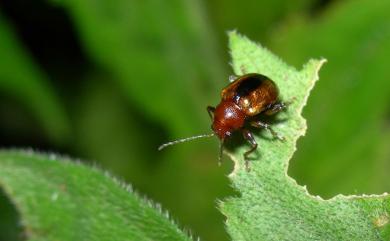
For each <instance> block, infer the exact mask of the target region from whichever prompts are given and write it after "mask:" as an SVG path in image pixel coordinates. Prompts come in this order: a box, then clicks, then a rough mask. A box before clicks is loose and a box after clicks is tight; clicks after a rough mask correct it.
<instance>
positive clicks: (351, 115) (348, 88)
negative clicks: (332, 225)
mask: <svg viewBox="0 0 390 241" xmlns="http://www.w3.org/2000/svg"><path fill="white" fill-rule="evenodd" d="M388 9H390V1H388V0H378V1H375V4H373V2H372V1H370V0H354V1H343V2H340V3H339V2H337V3H336V2H334V4H332V5H330V7H329V8H328V9H327V11H325V12H324V13H322V14H321V17H319V18H308V19H304V18H302V19H301V20H300V21H295V22H293V23H291V24H289V25H287V26H285V28H283V29H282V30H281V31H277V32H276V33H275V35H274V38H273V41H272V42H273V45H272V49H274V50H275V51H276V52H277V53H278V54H280V55H281V56H283V58H286V59H287V60H288V61H289V62H291V63H293V64H299V63H302V61H304V60H305V59H307V58H308V56H326V58H327V59H328V60H329V65H327V66H326V68H325V69H324V70H323V71H321V81H320V82H319V83H318V86H316V88H315V89H314V91H313V93H312V95H311V97H310V100H309V102H308V103H309V104H308V106H307V108H305V110H304V116H305V117H306V118H307V120H308V121H309V126H310V130H309V131H308V133H307V136H306V137H305V138H302V140H300V141H299V145H298V146H299V150H298V152H297V153H296V154H295V155H294V158H293V160H292V163H293V164H292V165H291V167H290V169H289V173H291V175H293V176H296V177H297V178H298V180H297V181H298V182H299V183H305V184H307V185H308V189H309V191H310V192H313V193H316V194H321V196H323V197H331V196H334V195H335V194H337V193H343V194H356V193H382V192H383V191H388V190H390V182H388V179H389V175H388V165H389V156H390V148H389V140H390V126H389V123H390V122H389V110H390V82H389V80H388V79H389V78H388V76H389V74H388V73H389V70H388V63H387V61H388V58H389V56H390V41H389V38H390V20H389V11H388ZM318 112H321V113H322V115H318ZM323 130H326V135H324V133H323ZM330 150H331V151H330Z"/></svg>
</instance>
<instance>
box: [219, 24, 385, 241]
mask: <svg viewBox="0 0 390 241" xmlns="http://www.w3.org/2000/svg"><path fill="white" fill-rule="evenodd" d="M230 48H231V54H232V58H233V67H234V69H235V72H236V73H237V74H241V70H242V69H244V70H245V71H246V72H257V73H261V74H264V75H266V76H268V77H270V78H271V79H272V80H274V81H275V82H276V84H277V85H278V87H279V90H280V95H281V99H282V100H284V101H290V100H292V104H291V105H290V106H289V107H288V110H287V111H286V112H284V113H280V114H279V115H277V116H276V119H278V120H281V121H277V124H275V125H273V126H274V129H275V130H276V131H277V132H278V133H280V134H281V135H283V136H284V137H285V138H286V141H285V142H280V141H276V140H275V141H274V140H272V138H271V136H270V135H268V133H266V132H260V133H258V135H256V140H257V142H258V143H259V148H258V150H257V152H256V153H255V155H254V156H255V158H253V160H252V161H251V163H250V165H251V171H250V172H248V171H246V169H245V167H244V160H243V157H242V154H243V152H245V151H246V150H247V149H248V148H249V147H248V146H246V145H240V146H239V147H238V148H236V149H235V150H233V151H231V152H230V156H231V158H232V159H233V161H234V162H235V168H234V171H233V173H232V174H231V175H230V178H231V180H232V182H233V186H234V187H235V188H236V189H237V190H238V191H239V192H240V196H239V197H232V198H229V199H227V200H225V201H223V202H222V203H221V206H220V208H221V210H222V212H223V213H224V214H225V216H226V217H227V221H226V225H227V230H228V232H229V234H230V235H231V237H232V239H233V240H388V239H389V237H390V236H389V234H390V227H389V209H390V205H389V196H388V195H387V194H384V195H371V196H343V195H338V196H336V197H334V198H332V199H329V200H324V199H322V198H320V197H318V196H311V195H310V194H309V193H308V192H307V190H306V188H305V187H302V186H299V185H298V184H297V183H296V182H295V180H293V179H292V178H290V177H289V176H288V175H287V167H288V162H289V160H290V159H291V157H292V155H293V153H294V151H295V149H296V147H295V146H296V141H297V140H298V138H299V137H300V136H302V135H304V134H305V131H306V122H305V120H304V119H303V117H302V116H301V111H302V108H303V106H304V105H305V103H306V100H307V98H308V95H309V92H310V90H311V89H312V88H313V86H314V83H315V81H316V80H317V79H318V71H319V69H320V67H321V65H322V63H323V62H324V60H310V61H309V62H308V63H306V64H305V65H304V67H303V69H302V70H296V69H294V68H293V67H290V66H288V65H286V64H285V63H284V62H283V61H281V60H280V59H279V58H278V57H276V56H275V55H273V54H272V53H271V52H270V51H268V50H266V49H265V48H263V47H262V46H260V45H258V44H256V43H253V42H251V41H250V40H248V39H247V38H245V37H242V36H240V35H239V34H237V33H235V32H232V33H230ZM318 114H319V115H321V113H318Z"/></svg>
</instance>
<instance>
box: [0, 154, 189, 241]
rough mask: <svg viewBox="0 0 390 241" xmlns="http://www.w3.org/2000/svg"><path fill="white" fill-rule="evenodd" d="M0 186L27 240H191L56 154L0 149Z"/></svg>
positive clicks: (154, 211) (142, 203)
mask: <svg viewBox="0 0 390 241" xmlns="http://www.w3.org/2000/svg"><path fill="white" fill-rule="evenodd" d="M0 187H1V188H2V189H3V190H4V192H5V193H6V194H7V196H8V197H9V198H10V199H11V202H12V203H14V205H15V206H16V209H17V210H18V212H19V214H20V217H21V221H22V224H23V226H24V230H25V233H26V236H27V240H41V241H42V240H62V241H68V240H69V241H72V240H91V241H93V240H107V241H109V240H191V239H190V238H189V237H188V236H187V235H186V234H185V233H183V232H182V231H181V230H179V228H178V227H177V226H176V225H175V224H174V223H173V222H172V221H171V220H170V219H169V218H168V215H167V214H163V213H162V212H161V211H160V210H159V208H158V207H156V206H154V205H153V204H152V203H151V202H150V201H148V200H145V199H143V198H140V197H139V196H138V195H137V194H136V193H134V192H133V191H132V190H131V189H130V188H129V187H128V186H125V185H124V184H121V183H120V182H118V181H117V180H115V179H113V178H112V177H111V176H109V175H107V174H104V173H102V172H101V171H99V170H97V169H96V168H90V167H86V166H84V165H82V164H79V163H75V162H73V161H71V160H69V159H66V158H59V157H57V156H56V155H54V154H51V155H43V154H36V153H33V152H27V151H1V152H0Z"/></svg>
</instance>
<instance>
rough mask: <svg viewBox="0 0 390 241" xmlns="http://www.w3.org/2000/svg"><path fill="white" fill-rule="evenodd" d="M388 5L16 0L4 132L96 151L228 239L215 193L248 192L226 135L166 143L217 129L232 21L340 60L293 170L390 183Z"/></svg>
mask: <svg viewBox="0 0 390 241" xmlns="http://www.w3.org/2000/svg"><path fill="white" fill-rule="evenodd" d="M386 9H389V6H388V3H387V2H386V0H380V1H375V2H372V1H371V2H370V1H368V0H359V1H354V0H349V1H345V0H344V1H342V0H339V1H337V0H333V1H332V0H298V1H293V2H292V1H287V0H275V1H256V0H248V1H245V2H237V1H235V0H225V1H221V0H213V1H204V0H190V1H186V0H174V1H168V2H167V1H164V2H161V1H155V0H147V1H135V0H130V1H125V0H113V1H108V0H106V1H90V0H87V1H81V0H52V1H47V0H34V1H23V0H3V1H1V2H0V14H1V16H3V17H1V18H0V20H1V23H0V44H1V45H4V46H0V50H1V52H0V55H1V56H0V74H1V76H0V80H1V85H0V93H1V96H0V98H1V102H0V116H1V119H0V123H1V124H0V137H1V138H0V140H1V144H2V146H21V147H25V146H31V147H33V148H38V149H41V150H51V151H59V152H63V153H67V154H69V155H72V156H78V157H82V158H83V159H87V160H93V162H94V163H97V164H98V165H99V166H101V167H102V168H104V169H108V170H110V171H111V172H112V173H113V174H115V175H117V176H120V177H122V178H124V179H125V180H126V181H127V182H130V183H132V184H133V186H134V187H135V189H137V190H139V191H140V192H141V193H144V194H146V195H147V196H148V197H149V198H151V199H153V200H155V201H157V202H159V203H161V204H162V205H163V206H164V207H165V208H167V209H168V210H170V212H171V213H172V215H173V216H174V217H175V218H176V219H177V220H179V223H180V224H182V225H183V226H185V227H188V229H190V230H192V231H193V233H194V234H195V235H196V236H200V237H201V238H202V240H228V236H227V234H226V232H225V230H224V224H223V221H224V218H223V216H222V215H221V214H220V213H219V212H218V211H217V210H216V208H215V207H216V200H217V199H223V198H225V197H227V196H231V195H235V194H234V193H233V191H232V189H231V188H230V186H229V182H228V179H227V178H226V175H227V174H228V173H229V170H231V163H230V162H225V163H224V165H223V166H222V168H219V167H218V166H217V165H216V161H217V152H218V144H217V141H216V140H215V139H214V140H203V141H196V142H193V143H188V144H183V145H181V146H176V147H173V148H170V149H167V150H164V151H163V152H157V150H156V148H157V146H158V145H159V144H160V143H162V142H165V141H167V140H170V139H172V138H179V137H185V136H190V135H195V134H200V133H207V132H210V120H209V117H208V115H207V113H206V110H205V108H206V106H207V105H216V104H217V102H218V100H219V91H220V89H221V88H222V87H223V86H225V85H226V84H227V76H228V75H229V74H231V73H232V70H231V69H230V66H229V62H230V59H229V55H228V50H227V37H226V31H227V30H230V29H238V30H239V31H240V32H241V33H243V34H245V35H247V36H248V37H250V38H251V39H252V40H255V41H260V42H262V43H265V46H270V47H271V50H273V51H274V52H276V53H277V54H278V55H281V56H282V57H283V58H284V59H286V60H287V62H288V63H290V64H295V65H298V64H301V63H303V62H305V61H306V60H307V59H308V57H309V56H310V57H326V58H327V59H328V60H329V62H328V64H326V65H325V66H324V68H323V69H322V71H321V79H320V81H319V82H318V85H317V86H316V88H315V89H314V90H313V94H312V96H311V98H310V100H309V103H308V106H307V107H306V108H305V110H304V116H305V117H307V119H308V127H309V128H308V132H307V137H304V138H302V140H301V141H300V142H299V145H298V155H297V156H296V158H294V160H293V161H292V164H291V165H290V167H291V170H290V173H291V175H293V177H294V178H296V179H297V180H298V182H299V183H301V184H306V185H308V189H309V190H310V191H312V192H314V193H316V194H320V195H323V196H324V197H330V196H332V195H334V194H336V193H338V192H343V193H362V192H367V193H368V192H375V193H379V192H382V191H390V190H389V188H388V184H387V183H388V182H386V179H387V178H388V174H387V172H386V170H388V167H389V165H390V160H389V158H388V156H389V153H388V148H387V147H388V145H389V137H390V134H389V113H390V111H389V109H390V108H389V104H388V103H389V100H388V98H387V96H388V93H387V91H388V90H389V87H388V83H387V82H386V80H385V78H386V77H385V76H387V72H384V71H386V67H387V63H386V59H385V58H386V56H389V46H388V42H386V38H388V34H389V25H388V23H389V21H390V16H389V14H387V13H386ZM297 67H301V66H297ZM3 77H4V78H3ZM2 83H7V85H4V84H2ZM11 87H12V88H11ZM325 134H326V135H325ZM367 160H368V161H367ZM3 203H4V202H1V203H0V207H2V208H3V206H4V207H5V209H7V210H9V208H6V207H9V206H10V205H7V206H6V205H5V204H4V205H3ZM11 211H12V210H11ZM2 213H3V212H2ZM4 213H5V212H4ZM4 218H5V215H3V214H1V215H0V220H1V219H3V220H4ZM13 220H17V219H16V218H14V219H13ZM15 227H17V223H15ZM3 229H5V226H3V225H2V226H1V227H0V233H1V231H2V230H3ZM14 237H17V235H15V236H14ZM6 240H12V239H6Z"/></svg>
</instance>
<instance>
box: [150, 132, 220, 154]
mask: <svg viewBox="0 0 390 241" xmlns="http://www.w3.org/2000/svg"><path fill="white" fill-rule="evenodd" d="M214 135H215V134H214V133H210V134H203V135H199V136H191V137H187V138H183V139H178V140H175V141H170V142H167V143H164V144H162V145H161V146H159V147H158V150H159V151H161V150H162V149H164V148H165V147H167V146H172V145H175V144H178V143H183V142H187V141H192V140H195V139H199V138H205V137H212V136H214Z"/></svg>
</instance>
